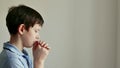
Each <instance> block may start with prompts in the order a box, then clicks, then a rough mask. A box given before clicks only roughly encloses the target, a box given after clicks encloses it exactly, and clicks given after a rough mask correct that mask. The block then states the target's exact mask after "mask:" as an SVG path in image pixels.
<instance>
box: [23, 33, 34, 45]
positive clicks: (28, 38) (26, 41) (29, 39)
mask: <svg viewBox="0 0 120 68" xmlns="http://www.w3.org/2000/svg"><path fill="white" fill-rule="evenodd" d="M22 39H23V45H24V46H25V47H29V46H32V45H33V43H34V42H35V36H34V34H33V33H27V34H25V35H24V36H23V38H22Z"/></svg>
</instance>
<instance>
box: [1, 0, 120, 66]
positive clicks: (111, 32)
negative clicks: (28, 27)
mask: <svg viewBox="0 0 120 68" xmlns="http://www.w3.org/2000/svg"><path fill="white" fill-rule="evenodd" d="M18 4H25V5H28V6H31V7H32V8H35V9H36V10H37V11H39V12H40V13H41V14H42V16H43V17H44V19H45V24H44V27H43V29H42V31H41V32H40V35H41V39H42V40H45V41H46V42H48V44H49V46H50V47H51V48H52V50H51V52H50V54H49V56H48V59H47V61H46V64H45V67H46V68H115V67H116V60H117V59H116V57H117V56H116V55H117V53H119V51H118V52H116V51H117V50H116V49H117V47H116V45H117V0H34V1H30V0H18V1H17V0H11V1H10V0H6V1H5V0H0V9H1V10H0V15H1V16H0V29H1V30H2V32H1V35H0V50H2V43H3V42H5V41H6V40H9V34H8V31H7V28H6V26H5V17H6V14H7V10H8V7H10V6H11V5H18ZM118 27H119V26H118ZM118 29H119V28H118ZM118 34H119V33H118ZM118 41H119V38H118ZM118 44H119V43H118ZM28 51H30V49H29V50H28ZM30 54H31V51H30ZM118 59H119V55H118ZM119 62H120V61H118V68H119V67H120V66H119Z"/></svg>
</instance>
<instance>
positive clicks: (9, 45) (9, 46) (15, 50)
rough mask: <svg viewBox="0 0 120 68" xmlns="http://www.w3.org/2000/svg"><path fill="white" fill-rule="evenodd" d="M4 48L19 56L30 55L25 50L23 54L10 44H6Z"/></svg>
mask: <svg viewBox="0 0 120 68" xmlns="http://www.w3.org/2000/svg"><path fill="white" fill-rule="evenodd" d="M3 48H5V49H8V50H10V51H11V52H14V53H16V54H17V55H19V56H23V55H28V53H27V51H26V50H25V49H23V52H21V51H20V50H19V49H18V48H17V47H16V46H15V45H12V44H10V43H9V42H6V43H4V46H3Z"/></svg>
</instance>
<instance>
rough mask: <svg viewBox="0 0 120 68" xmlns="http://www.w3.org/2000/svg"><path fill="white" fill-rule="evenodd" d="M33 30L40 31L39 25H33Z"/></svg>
mask: <svg viewBox="0 0 120 68" xmlns="http://www.w3.org/2000/svg"><path fill="white" fill-rule="evenodd" d="M33 29H39V30H40V29H41V26H40V25H39V24H35V25H34V26H33Z"/></svg>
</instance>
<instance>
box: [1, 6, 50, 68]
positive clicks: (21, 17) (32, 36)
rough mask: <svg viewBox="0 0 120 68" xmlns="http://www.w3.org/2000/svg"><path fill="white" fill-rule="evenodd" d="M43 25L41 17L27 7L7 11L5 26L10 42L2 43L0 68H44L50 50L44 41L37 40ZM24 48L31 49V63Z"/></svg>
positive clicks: (12, 8) (17, 7) (15, 7)
mask: <svg viewBox="0 0 120 68" xmlns="http://www.w3.org/2000/svg"><path fill="white" fill-rule="evenodd" d="M43 23H44V20H43V18H42V16H41V15H40V14H39V13H38V12H37V11H36V10H34V9H32V8H30V7H28V6H25V5H19V6H14V7H11V8H10V9H9V11H8V14H7V17H6V26H7V28H8V31H9V33H10V40H9V41H8V42H5V43H4V46H3V51H2V52H1V54H0V68H44V61H45V59H46V57H47V55H48V53H49V51H50V49H49V47H48V45H47V44H46V43H45V42H44V41H40V40H39V39H40V37H39V31H40V29H41V27H42V25H43ZM24 47H26V48H30V47H33V48H32V50H33V63H32V62H31V59H30V57H29V55H28V53H27V52H26V50H25V49H24Z"/></svg>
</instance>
